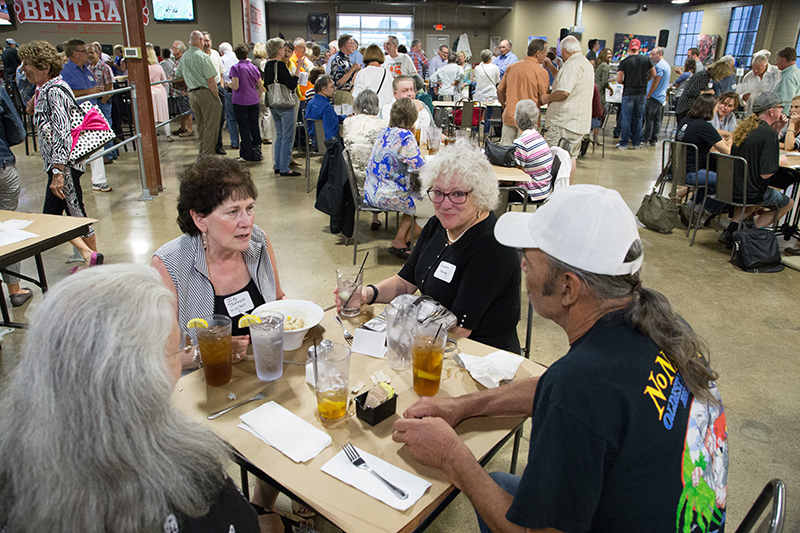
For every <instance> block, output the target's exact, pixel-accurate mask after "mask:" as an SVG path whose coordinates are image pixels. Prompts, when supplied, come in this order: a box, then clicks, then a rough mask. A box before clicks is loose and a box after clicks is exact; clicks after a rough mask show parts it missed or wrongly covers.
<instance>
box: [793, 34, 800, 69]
mask: <svg viewBox="0 0 800 533" xmlns="http://www.w3.org/2000/svg"><path fill="white" fill-rule="evenodd" d="M794 50H795V52H797V60H796V61H795V62H794V64H795V65H797V66H798V67H800V31H798V32H797V44H796V45H795V47H794Z"/></svg>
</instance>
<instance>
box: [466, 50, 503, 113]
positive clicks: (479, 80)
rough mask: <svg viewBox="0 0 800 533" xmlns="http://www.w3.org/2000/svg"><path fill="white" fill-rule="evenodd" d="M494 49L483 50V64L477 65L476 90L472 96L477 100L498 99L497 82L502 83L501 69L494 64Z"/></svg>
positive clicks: (475, 71)
mask: <svg viewBox="0 0 800 533" xmlns="http://www.w3.org/2000/svg"><path fill="white" fill-rule="evenodd" d="M493 58H494V56H493V55H492V51H491V50H489V49H486V50H483V51H482V52H481V64H480V65H478V66H477V67H475V69H474V73H475V74H474V75H475V92H474V93H473V95H472V97H473V99H474V100H475V101H476V102H486V101H487V100H496V99H497V84H498V83H500V69H499V68H498V66H497V65H493V64H492V59H493Z"/></svg>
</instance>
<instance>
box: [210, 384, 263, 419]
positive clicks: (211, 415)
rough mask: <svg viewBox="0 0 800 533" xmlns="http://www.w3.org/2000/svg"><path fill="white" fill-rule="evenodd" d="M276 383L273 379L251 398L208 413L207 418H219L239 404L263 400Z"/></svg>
mask: <svg viewBox="0 0 800 533" xmlns="http://www.w3.org/2000/svg"><path fill="white" fill-rule="evenodd" d="M277 384H278V382H277V381H273V382H272V383H270V384H269V385H267V386H266V387H264V390H262V391H261V392H259V393H258V394H256V395H255V396H253V397H252V398H248V399H246V400H244V401H242V402H239V403H237V404H236V405H232V406H230V407H228V408H226V409H222V410H221V411H217V412H216V413H211V414H210V415H208V417H207V418H208V419H209V420H214V419H215V418H219V417H220V416H222V415H224V414H225V413H227V412H228V411H233V410H234V409H236V408H237V407H239V406H240V405H244V404H246V403H249V402H254V401H256V400H263V399H264V398H266V397H267V396H269V393H270V392H272V389H274V388H275V386H276V385H277Z"/></svg>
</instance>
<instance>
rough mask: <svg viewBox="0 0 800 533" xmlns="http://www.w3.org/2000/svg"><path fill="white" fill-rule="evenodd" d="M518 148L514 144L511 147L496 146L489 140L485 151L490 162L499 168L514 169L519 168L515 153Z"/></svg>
mask: <svg viewBox="0 0 800 533" xmlns="http://www.w3.org/2000/svg"><path fill="white" fill-rule="evenodd" d="M516 149H517V147H516V146H514V145H513V144H512V145H511V146H503V145H500V144H495V143H493V142H492V141H490V140H489V139H486V144H485V145H484V151H485V152H486V157H487V159H489V162H490V163H491V164H493V165H497V166H499V167H509V168H514V167H516V166H517V160H516V159H515V158H514V152H515V151H516Z"/></svg>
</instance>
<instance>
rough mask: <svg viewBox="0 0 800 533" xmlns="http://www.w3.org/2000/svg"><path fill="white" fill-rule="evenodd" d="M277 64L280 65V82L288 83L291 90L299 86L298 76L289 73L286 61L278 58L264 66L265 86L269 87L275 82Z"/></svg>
mask: <svg viewBox="0 0 800 533" xmlns="http://www.w3.org/2000/svg"><path fill="white" fill-rule="evenodd" d="M275 65H278V83H280V84H282V85H286V86H287V87H288V88H289V89H290V90H292V91H294V90H295V89H296V88H297V76H292V75H291V74H289V68H288V67H287V66H286V63H284V62H283V61H278V60H277V59H271V60H269V61H267V64H266V65H265V66H264V76H263V79H264V87H269V85H270V84H271V83H275Z"/></svg>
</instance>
